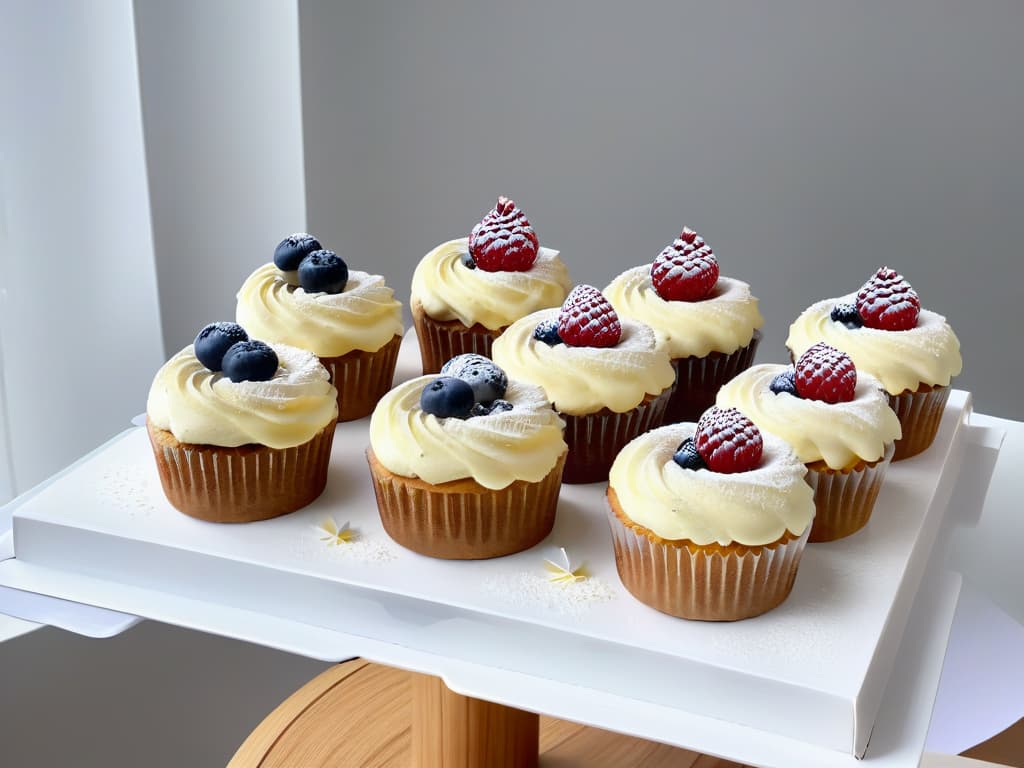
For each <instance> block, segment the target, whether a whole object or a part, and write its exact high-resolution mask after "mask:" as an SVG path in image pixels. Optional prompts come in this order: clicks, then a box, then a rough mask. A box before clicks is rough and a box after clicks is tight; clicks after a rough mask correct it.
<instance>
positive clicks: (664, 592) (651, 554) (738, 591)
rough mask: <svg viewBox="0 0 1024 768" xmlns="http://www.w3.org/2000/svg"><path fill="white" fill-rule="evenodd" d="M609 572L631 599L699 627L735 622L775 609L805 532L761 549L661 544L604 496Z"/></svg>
mask: <svg viewBox="0 0 1024 768" xmlns="http://www.w3.org/2000/svg"><path fill="white" fill-rule="evenodd" d="M607 497H608V508H609V512H608V521H609V523H610V525H611V530H612V543H613V545H614V548H615V566H616V568H617V569H618V571H619V578H620V579H621V580H622V584H623V586H625V587H626V589H627V590H629V592H630V594H632V595H633V597H635V598H636V599H637V600H639V601H640V602H642V603H644V604H645V605H648V606H650V607H651V608H654V609H656V610H659V611H661V612H662V613H667V614H669V615H671V616H677V617H679V618H682V619H698V620H700V621H737V620H739V619H748V618H751V617H752V616H758V615H760V614H762V613H765V612H767V611H770V610H771V609H772V608H775V607H777V606H778V605H780V604H781V603H782V602H783V601H784V600H785V599H786V598H787V597H788V596H789V593H790V590H792V588H793V582H794V581H795V580H796V573H797V567H798V566H799V564H800V556H801V555H802V554H803V550H804V546H805V545H806V543H807V537H808V535H809V533H810V526H808V527H807V530H805V531H804V532H803V533H802V534H801V535H800V536H794V535H793V534H791V533H789V532H788V531H787V532H786V533H784V534H783V535H782V537H781V538H779V539H777V540H776V541H774V542H771V543H769V544H765V545H763V546H745V545H743V544H729V545H726V546H723V545H720V544H717V543H712V544H708V545H699V544H694V543H693V542H691V541H688V540H685V539H684V540H680V541H669V540H667V539H662V538H660V537H659V536H657V535H656V534H655V533H654V532H653V531H651V530H650V529H648V528H645V527H644V526H642V525H638V524H637V523H635V522H633V521H632V520H630V519H629V518H628V517H627V516H626V515H625V513H624V512H623V511H622V508H621V507H620V506H619V500H618V496H616V494H615V491H614V490H613V489H612V488H609V489H608V493H607Z"/></svg>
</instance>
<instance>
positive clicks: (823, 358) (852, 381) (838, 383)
mask: <svg viewBox="0 0 1024 768" xmlns="http://www.w3.org/2000/svg"><path fill="white" fill-rule="evenodd" d="M795 382H796V391H797V393H798V394H799V395H800V397H804V398H807V399H808V400H822V401H824V402H826V403H848V402H850V401H851V400H853V391H854V390H855V389H856V388H857V369H856V368H854V366H853V360H851V359H850V356H849V355H848V354H846V353H845V352H842V351H840V350H838V349H836V348H835V347H830V346H829V345H828V344H826V343H825V342H823V341H819V342H818V343H817V344H815V345H814V346H813V347H811V348H810V349H808V350H807V351H806V352H804V353H803V354H802V355H800V359H799V360H797V361H796V379H795Z"/></svg>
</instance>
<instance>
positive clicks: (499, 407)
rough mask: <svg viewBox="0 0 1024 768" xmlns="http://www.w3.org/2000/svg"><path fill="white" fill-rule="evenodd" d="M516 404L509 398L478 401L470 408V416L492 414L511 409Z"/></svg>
mask: <svg viewBox="0 0 1024 768" xmlns="http://www.w3.org/2000/svg"><path fill="white" fill-rule="evenodd" d="M513 407H514V406H513V405H512V403H510V402H509V401H508V400H495V401H494V402H492V403H476V404H474V405H473V408H472V409H471V410H470V412H469V415H470V416H490V415H491V414H492V413H504V412H505V411H511V410H512V408H513Z"/></svg>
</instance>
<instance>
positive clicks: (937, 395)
mask: <svg viewBox="0 0 1024 768" xmlns="http://www.w3.org/2000/svg"><path fill="white" fill-rule="evenodd" d="M819 341H824V342H826V343H827V344H830V345H831V346H833V347H836V348H837V349H841V350H843V351H844V352H846V353H847V354H848V355H849V356H850V357H851V358H852V359H853V362H854V365H856V366H857V370H858V371H861V372H863V373H869V374H871V375H872V376H874V377H875V378H876V379H878V380H879V381H880V382H881V383H882V386H883V387H884V388H885V391H886V392H887V393H888V394H889V402H890V404H891V405H892V408H893V410H894V411H896V415H897V416H898V417H899V420H900V425H901V427H902V429H903V437H902V438H901V439H899V440H897V441H896V453H895V455H894V456H893V461H899V460H900V459H906V458H909V457H911V456H916V455H917V454H919V453H921V451H923V450H925V449H926V448H927V447H928V446H929V445H931V444H932V441H933V440H934V439H935V434H936V433H937V432H938V430H939V422H940V421H941V419H942V411H943V409H944V408H945V406H946V400H947V399H949V382H950V380H951V379H952V377H954V376H956V375H957V374H959V373H960V370H961V369H962V368H963V361H962V360H961V358H960V341H959V340H958V339H957V337H956V334H955V333H953V329H952V328H950V327H949V325H948V324H947V323H946V318H944V317H943V316H942V315H938V314H936V313H934V312H929V311H928V310H926V309H921V301H920V299H919V298H918V296H917V293H916V292H915V291H914V289H913V288H911V287H910V284H909V283H908V282H907V281H906V280H905V279H904V278H903V277H902V276H901V275H899V274H897V273H896V271H895V270H892V269H889V268H888V267H882V268H881V269H879V270H878V272H876V273H875V275H874V276H873V277H872V278H871V279H870V280H868V282H867V283H865V284H864V286H863V287H862V288H861V289H860V290H859V291H858V292H857V293H851V294H848V295H846V296H841V297H839V298H838V299H826V300H825V301H819V302H817V303H816V304H812V305H811V306H810V307H808V308H807V309H806V310H804V312H803V313H802V314H801V315H800V317H798V318H797V319H796V321H795V322H794V323H793V324H792V325H791V326H790V327H789V338H788V339H787V340H786V346H788V347H789V351H790V354H791V355H792V357H793V359H794V360H795V359H796V358H797V357H799V356H800V355H802V354H803V353H804V352H805V351H807V349H808V348H810V347H812V346H814V345H815V344H816V343H818V342H819Z"/></svg>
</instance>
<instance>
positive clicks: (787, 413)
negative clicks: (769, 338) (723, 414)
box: [716, 365, 902, 469]
mask: <svg viewBox="0 0 1024 768" xmlns="http://www.w3.org/2000/svg"><path fill="white" fill-rule="evenodd" d="M786 367H787V366H785V365H755V366H754V367H752V368H748V369H747V370H746V371H743V372H742V373H739V374H737V375H736V377H735V378H733V379H732V380H731V381H729V382H728V383H727V384H726V385H725V386H723V387H722V388H721V389H720V390H718V398H717V400H716V404H717V405H718V406H719V407H720V408H729V407H733V408H739V410H740V411H741V412H742V413H744V414H746V416H747V417H748V418H749V419H750V420H751V421H752V422H754V424H756V425H757V427H758V429H760V430H761V431H762V432H771V433H772V434H773V435H778V436H779V437H781V438H782V439H783V440H785V441H786V442H787V443H789V444H790V445H791V446H792V447H793V450H794V451H796V455H797V456H798V457H799V459H800V461H802V462H804V463H805V464H810V463H811V462H814V461H824V462H825V463H826V464H827V465H828V466H829V467H831V468H832V469H845V468H849V467H852V466H854V465H855V464H856V463H857V462H858V461H860V460H863V461H868V462H871V461H878V460H879V459H881V458H882V456H883V455H884V454H885V449H886V447H887V446H889V445H890V444H892V443H893V442H894V441H896V440H898V439H899V438H900V437H901V436H902V432H901V430H900V420H899V419H898V418H897V417H896V413H895V412H894V411H893V409H892V408H890V407H889V397H888V396H887V395H886V394H885V392H883V391H882V385H881V383H880V382H879V381H878V379H876V378H875V377H874V376H872V375H870V374H868V373H865V372H864V371H858V372H857V386H856V388H855V389H854V392H853V400H850V401H849V402H845V403H826V402H822V401H820V400H809V399H806V398H801V397H796V396H794V395H791V394H790V393H789V392H783V393H781V394H775V393H774V392H772V390H771V383H772V379H774V378H775V377H776V376H777V375H778V374H780V373H782V372H783V371H784V370H786Z"/></svg>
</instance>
